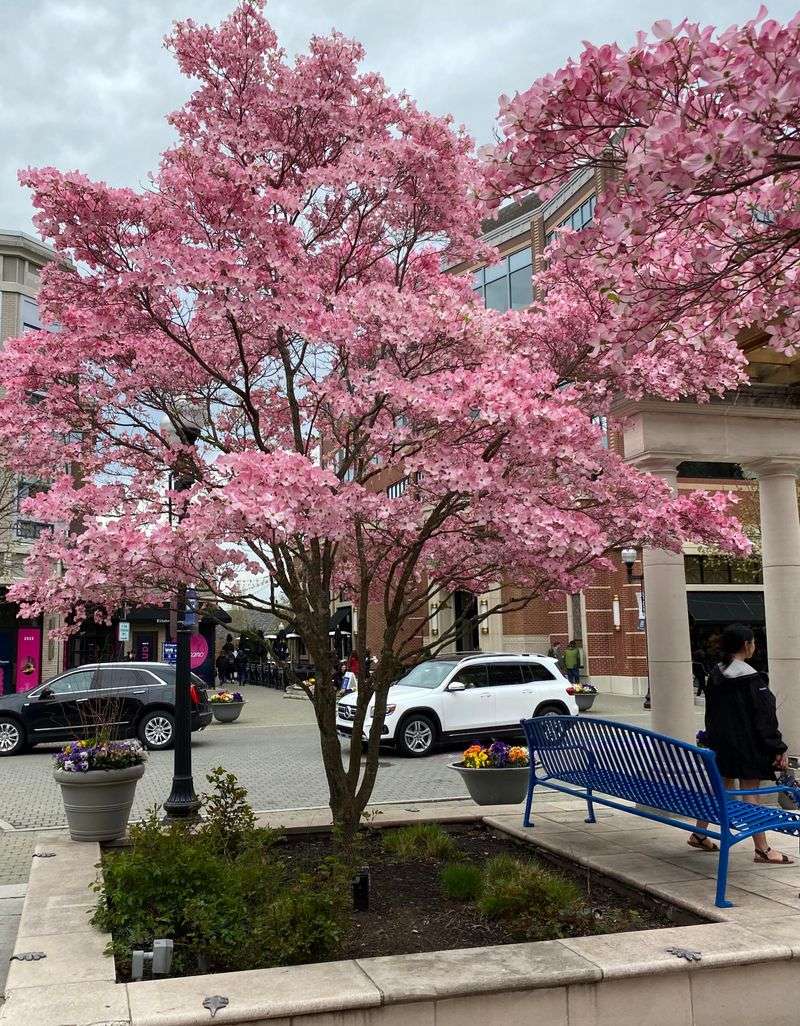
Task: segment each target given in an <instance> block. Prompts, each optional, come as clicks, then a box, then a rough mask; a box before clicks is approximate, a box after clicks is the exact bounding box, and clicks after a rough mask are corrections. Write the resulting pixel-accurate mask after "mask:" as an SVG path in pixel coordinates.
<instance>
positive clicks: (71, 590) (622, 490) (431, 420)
mask: <svg viewBox="0 0 800 1026" xmlns="http://www.w3.org/2000/svg"><path fill="white" fill-rule="evenodd" d="M753 31H754V30H753ZM670 39H671V40H672V41H671V42H665V43H663V44H660V45H662V46H665V47H668V46H671V47H673V48H675V47H678V48H681V47H687V46H688V47H690V48H691V47H698V48H699V47H701V46H702V47H705V48H708V47H710V46H711V44H710V43H706V42H703V40H705V36H702V37H700V38H699V39H694V37H693V36H692V35H691V33H690V31H689V29H686V30H684V35H682V36H680V37H678V36H676V37H674V40H673V37H670ZM684 40H686V41H685V42H684ZM169 45H170V46H171V47H172V49H173V50H174V52H175V54H176V56H177V59H178V62H179V64H180V67H181V69H182V70H183V71H184V72H185V73H186V74H187V75H189V76H191V77H192V78H194V79H196V80H197V82H198V85H197V89H196V91H195V92H194V94H193V95H192V96H191V98H190V99H189V101H188V102H187V103H186V105H185V106H184V107H183V108H182V109H181V110H180V111H178V112H177V113H175V114H173V115H172V116H171V121H172V124H173V125H174V126H175V128H176V130H177V132H178V141H177V143H176V145H175V146H174V147H172V148H171V149H169V150H168V151H167V152H166V153H165V154H164V155H163V159H162V161H161V165H160V167H159V170H158V171H157V172H156V173H155V174H154V175H153V178H152V182H151V183H150V186H149V188H148V189H147V190H146V191H141V192H137V191H134V190H131V189H117V188H111V187H109V186H108V185H106V184H104V183H100V182H92V181H90V180H88V179H87V178H86V177H85V176H84V175H82V174H80V173H78V172H60V171H57V170H55V169H52V168H45V169H40V170H28V171H25V172H24V173H23V174H22V175H21V180H22V181H23V183H24V184H26V185H27V186H29V187H30V188H31V189H32V190H33V195H34V201H35V204H36V207H37V210H38V215H37V225H38V227H39V229H40V231H41V232H42V233H43V234H44V235H45V236H47V237H49V238H51V239H53V240H54V243H55V245H56V246H57V248H58V250H59V252H60V253H61V254H63V256H64V258H65V262H64V264H63V265H61V266H52V267H50V268H48V269H47V271H46V272H45V274H44V276H43V277H44V283H43V289H42V294H41V305H42V315H43V318H44V320H45V321H48V322H54V323H57V324H58V325H59V330H58V331H56V332H52V333H51V332H38V333H30V334H25V335H23V336H21V337H20V338H17V339H15V340H12V341H10V342H9V343H8V344H7V346H6V348H5V349H4V351H3V352H2V354H0V385H2V399H0V442H1V443H2V445H3V446H4V447H6V449H7V450H8V452H9V453H10V458H11V460H12V463H13V465H14V466H15V467H16V468H17V469H18V470H19V471H21V472H24V473H26V474H28V475H40V476H43V477H46V478H47V479H49V480H50V481H51V482H52V487H51V490H50V491H49V492H48V493H47V494H44V495H40V496H37V497H35V498H33V499H31V500H30V511H31V513H32V514H35V515H36V516H37V517H39V518H41V519H44V520H47V521H48V522H51V523H53V524H54V528H53V530H52V532H47V533H45V534H44V535H43V537H42V538H41V539H40V541H39V543H38V544H37V546H36V547H35V549H34V552H33V554H32V556H31V557H30V559H29V561H28V564H27V568H26V577H25V580H24V581H23V582H21V583H20V584H18V585H17V586H15V588H14V589H13V596H12V597H14V598H16V599H18V600H19V601H21V602H22V603H23V615H33V614H35V613H37V612H38V611H40V610H42V609H48V610H60V611H61V612H62V613H64V614H65V615H68V616H69V618H70V619H69V626H68V627H67V628H66V629H67V630H71V629H74V628H75V627H76V626H77V625H78V624H79V623H80V621H81V619H82V618H83V617H85V616H94V617H96V618H99V619H102V618H107V617H109V616H110V615H111V612H112V611H113V610H114V609H115V608H117V607H118V606H120V605H121V604H122V603H123V602H128V603H150V602H157V601H163V599H164V596H165V595H166V594H167V593H168V592H169V591H170V590H171V589H172V588H174V587H175V586H176V585H177V584H178V583H180V582H194V583H196V584H197V585H198V586H200V587H203V588H207V589H209V590H210V591H211V592H212V593H213V594H215V595H217V596H219V597H220V598H222V599H231V600H233V601H250V600H253V601H255V597H253V596H250V595H248V594H247V593H246V591H245V592H243V588H245V585H243V583H242V581H243V580H244V579H245V577H244V576H243V575H244V574H245V573H249V574H262V575H263V574H264V573H265V572H268V573H269V574H271V575H272V576H273V578H274V580H275V581H276V582H277V583H278V584H279V586H280V587H281V589H283V591H284V593H285V594H286V596H287V597H288V599H289V601H290V603H291V605H292V607H293V614H294V615H295V616H296V617H298V619H299V620H300V622H305V623H308V624H317V625H319V624H322V626H320V630H321V631H322V632H323V635H324V638H325V643H326V644H327V605H326V603H327V601H328V598H329V597H330V595H331V594H334V593H341V594H343V595H347V596H349V597H351V598H353V599H354V600H355V601H356V602H357V603H359V604H360V607H361V609H362V610H364V611H365V609H366V606H365V603H366V602H367V600H368V599H371V600H373V601H376V602H378V603H379V604H380V609H381V615H382V616H383V617H384V619H385V622H386V625H387V627H386V631H387V633H386V636H385V639H384V644H385V646H387V647H389V648H391V646H392V645H393V644H394V642H395V641H396V638H397V633H398V630H399V624H400V623H401V622H402V621H403V619H404V618H407V617H410V616H413V615H422V612H423V611H424V610H425V608H426V603H427V599H428V597H430V596H431V595H433V594H435V593H436V592H437V591H438V590H439V589H443V590H445V591H449V590H451V589H453V588H469V589H472V590H475V591H481V590H483V589H485V588H488V587H490V586H492V585H494V584H496V582H498V581H501V580H502V581H506V582H508V583H510V584H514V585H519V586H522V587H528V588H532V589H535V590H536V591H537V592H539V593H541V594H550V593H555V592H556V591H562V590H567V591H570V592H572V591H575V590H577V589H579V588H580V587H582V586H583V585H585V584H586V583H587V582H588V581H589V580H590V579H591V576H592V574H593V573H594V572H595V571H596V570H597V569H598V568H601V567H604V566H606V565H607V559H608V553H609V551H610V550H612V549H614V548H615V547H618V546H620V545H622V544H625V543H629V542H632V541H633V542H637V543H640V544H649V545H655V546H660V547H665V548H670V549H673V550H676V551H677V550H678V549H679V548H680V546H681V544H682V542H683V541H684V540H685V539H691V540H695V541H700V542H704V543H706V544H715V545H720V546H722V547H724V548H729V549H731V550H733V551H745V550H746V549H747V548H748V546H749V543H748V542H747V539H746V538H745V537H744V535H743V534H742V533H741V531H740V529H739V526H738V524H737V522H736V520H735V519H734V518H733V517H732V516H731V512H730V510H729V509H728V505H727V502H728V500H726V499H725V498H724V497H722V496H715V495H709V494H703V493H698V494H691V495H686V494H682V495H681V496H680V497H676V496H674V495H672V494H671V493H670V490H669V488H668V487H667V485H666V483H665V482H664V481H662V480H661V479H659V478H657V477H653V476H650V475H648V474H644V473H641V472H640V471H638V470H636V469H635V468H633V467H631V466H629V465H628V464H626V463H625V462H624V460H623V459H622V458H621V456H620V454H619V453H618V452H617V451H616V450H615V449H614V447H613V446H612V447H610V448H609V447H607V446H606V444H605V440H604V438H603V436H602V433H601V431H600V429H599V428H598V427H597V425H596V424H595V423H594V422H593V421H592V417H593V415H603V414H606V413H608V412H609V410H610V408H611V404H612V402H613V401H614V399H615V398H618V397H619V396H621V395H622V396H624V395H629V396H632V397H638V396H639V395H641V394H643V393H644V392H647V393H650V394H655V395H662V396H665V397H669V398H674V397H676V396H681V395H689V394H691V395H701V396H702V395H703V394H706V392H707V391H713V390H714V389H716V388H718V387H721V385H722V384H723V383H725V382H732V381H734V380H735V379H736V375H737V374H738V373H739V372H740V369H741V368H740V364H739V363H737V362H736V361H735V360H734V361H733V367H734V370H733V371H730V370H727V369H726V368H727V367H728V365H729V364H731V361H732V356H731V350H730V346H729V342H728V341H727V335H726V333H725V332H724V331H721V332H720V333H719V334H718V335H716V336H714V337H713V338H712V337H710V336H709V337H708V338H705V339H704V340H703V341H702V343H696V342H695V341H694V340H692V341H690V343H689V344H686V339H685V338H682V339H681V340H680V341H679V340H678V337H677V335H676V336H675V338H674V339H673V340H671V341H669V342H667V343H661V342H659V343H658V345H656V344H655V342H652V343H651V342H650V341H645V342H644V343H643V342H641V341H639V340H637V339H634V336H633V335H632V334H628V335H626V334H624V333H623V334H619V333H618V332H617V330H616V329H615V328H612V327H611V325H612V324H613V323H614V322H615V319H616V318H617V317H618V314H617V313H616V310H615V306H616V305H619V301H617V300H614V299H612V297H611V296H610V294H609V292H608V291H607V290H606V291H603V289H601V288H600V287H599V285H600V283H602V282H603V281H604V280H605V279H604V277H603V271H602V265H598V266H600V269H594V270H592V271H590V272H587V273H586V274H583V273H581V274H576V275H575V276H574V278H573V279H569V278H568V277H567V278H564V279H563V280H560V279H559V280H556V279H554V280H553V281H552V282H551V285H550V287H549V291H548V298H547V302H545V303H542V304H539V305H536V306H534V307H533V308H532V309H531V310H529V311H526V312H509V313H506V314H499V313H496V312H493V311H488V310H484V309H483V308H482V307H481V306H480V305H479V304H478V302H477V301H476V299H475V297H474V296H473V295H472V293H471V292H470V289H469V285H468V283H467V280H466V279H465V278H464V277H463V276H462V277H458V276H453V275H451V274H448V273H446V272H445V270H444V267H445V264H446V263H447V262H450V263H452V262H453V261H457V260H462V261H467V262H469V261H474V260H478V259H481V258H483V257H485V255H486V250H485V247H483V244H482V243H481V242H480V226H481V220H482V218H483V217H484V216H485V215H486V212H487V208H486V206H485V204H484V203H483V202H482V201H481V200H479V199H478V198H477V197H478V194H479V192H480V189H481V188H482V182H483V178H482V166H481V164H480V163H479V161H478V160H477V159H476V158H475V157H474V155H473V152H472V142H471V140H470V139H469V138H468V137H467V136H466V135H465V134H464V133H463V131H460V130H456V129H455V128H454V127H453V125H452V124H451V123H450V121H449V119H446V118H440V117H434V116H433V115H430V114H428V113H425V112H423V111H420V110H419V109H418V108H417V107H416V105H415V104H414V103H413V102H412V101H411V99H410V98H409V97H407V96H405V95H402V94H401V95H394V94H392V93H391V92H389V90H388V89H387V88H386V86H385V84H384V83H383V81H382V80H381V78H380V77H379V76H378V75H376V74H374V73H366V74H362V73H360V72H359V71H358V67H357V64H358V61H359V60H360V58H361V56H362V53H361V49H360V47H359V46H358V45H357V44H355V43H353V42H351V41H350V40H347V39H345V38H343V37H341V36H339V35H338V34H334V35H332V36H330V37H328V38H315V39H313V40H312V42H311V46H310V50H309V52H308V53H307V54H305V55H303V56H301V57H299V58H297V60H296V61H294V62H290V61H288V60H287V59H286V57H285V55H284V54H283V52H282V51H281V50H280V49H279V48H278V46H277V43H276V40H275V36H274V33H273V31H272V29H271V28H270V26H269V25H268V23H267V22H266V21H265V19H264V17H263V14H262V11H261V8H260V5H259V4H258V3H256V2H254V0H244V2H242V3H241V4H240V5H239V7H238V8H237V9H236V11H235V12H234V13H233V14H232V15H231V17H230V18H228V19H227V21H225V22H224V23H223V24H222V25H221V26H220V27H219V28H209V27H207V26H198V25H195V24H194V23H192V22H191V21H189V22H184V23H182V24H180V25H178V26H177V27H176V29H175V32H174V34H173V36H172V37H171V39H170V41H169ZM641 45H642V46H644V44H641ZM651 49H652V52H653V54H658V53H659V52H660V51H659V49H658V47H655V48H651ZM642 52H647V53H650V50H646V51H645V50H643V51H642ZM612 55H613V52H612V51H609V56H608V57H607V58H605V57H604V58H603V60H604V61H605V62H606V64H607V63H608V62H609V61H610V60H611V56H612ZM614 59H615V60H617V61H619V62H622V57H621V56H617V57H615V58H614ZM655 59H656V58H655V57H654V60H655ZM658 59H659V60H665V59H666V58H665V57H664V55H662V56H661V57H659V58H658ZM584 65H585V66H586V67H589V66H590V61H589V58H588V57H587V58H585V60H584V62H582V64H581V68H583V67H584ZM580 74H583V72H580ZM586 74H587V75H588V74H589V72H588V71H587V72H586ZM578 75H579V70H578V69H571V70H569V72H565V73H563V75H562V78H561V79H559V80H558V82H561V81H562V80H563V81H564V83H566V84H565V86H564V88H567V85H569V83H570V82H573V81H577V77H576V76H578ZM648 77H651V76H643V75H641V74H639V73H638V72H635V73H634V71H632V70H631V71H629V80H630V81H631V82H632V83H633V84H634V85H635V84H636V83H639V88H640V90H644V89H645V83H646V81H647V78H648ZM604 81H605V80H604ZM552 88H553V89H556V88H557V85H556V81H555V80H554V82H553V86H552ZM558 88H559V89H560V88H561V86H560V85H559V86H558ZM598 88H600V86H598ZM612 88H613V89H616V86H614V84H613V80H609V82H608V83H606V84H602V89H603V90H606V91H608V90H611V89H612ZM549 95H550V94H549V93H548V92H547V91H546V89H545V87H544V86H538V87H536V88H535V89H534V91H533V92H532V94H531V96H530V97H529V98H528V99H522V98H519V99H518V100H516V101H514V102H513V103H512V104H509V105H508V107H507V111H506V115H505V124H506V130H507V132H508V134H509V139H508V142H507V144H504V145H505V150H503V154H504V156H503V161H504V163H503V164H502V165H501V167H500V168H499V169H498V171H497V181H498V183H501V184H503V187H509V188H510V187H512V186H514V185H516V184H519V185H520V186H521V185H522V181H523V176H524V173H527V172H531V173H533V171H535V170H536V169H537V168H538V166H539V165H536V168H534V157H533V153H534V152H535V151H536V149H537V147H538V146H539V139H544V140H545V141H547V139H548V138H549V137H548V136H547V132H545V131H544V129H541V130H538V129H536V128H535V118H534V116H533V113H531V114H530V115H529V114H527V113H525V110H527V109H528V108H527V107H525V105H526V104H530V105H531V106H530V110H531V112H533V111H534V109H540V108H541V109H542V110H544V108H545V107H546V106H547V105H548V104H549V103H550V102H551V101H550V100H549V99H548V96H549ZM559 95H560V94H559ZM553 102H555V101H553ZM575 102H577V100H576V101H575ZM619 102H622V100H620V101H619ZM642 102H644V101H637V103H639V106H641V103H642ZM706 102H711V101H706ZM537 105H538V106H537ZM548 109H549V108H548ZM565 109H566V110H567V111H569V112H572V113H574V114H575V116H576V117H577V116H578V113H579V110H580V109H581V108H579V107H578V106H575V105H574V103H573V101H570V105H569V106H568V107H567V108H565ZM542 117H544V115H542ZM523 126H524V127H525V128H526V129H530V137H531V138H532V139H534V144H532V148H531V149H528V148H527V144H526V143H524V142H523V133H522V127H523ZM636 131H637V129H635V127H634V128H631V131H630V132H629V133H628V134H627V135H626V136H625V141H624V142H623V143H621V144H620V145H621V146H623V147H627V146H631V145H632V142H629V141H628V140H634V139H635V138H636ZM640 134H641V135H642V136H644V135H646V131H644V130H643V131H642V132H641V133H640ZM525 138H527V135H526V136H525ZM548 145H549V144H548ZM642 145H643V146H644V143H643V144H642ZM515 147H517V148H519V154H517V151H516V149H515ZM543 152H547V153H548V154H549V153H550V152H552V153H555V150H554V149H552V147H551V149H550V150H547V148H545V150H544V151H543ZM634 152H638V151H637V150H635V149H634ZM517 157H518V158H519V159H517ZM552 160H553V161H555V160H556V157H555V155H554V156H552ZM559 167H560V168H561V170H562V171H563V173H566V170H567V167H566V164H563V165H559ZM523 169H527V172H526V171H524V170H523ZM518 171H519V176H518V177H516V178H515V177H514V175H515V174H517V172H518ZM501 172H502V174H501ZM504 176H505V177H504ZM554 180H555V172H554ZM506 182H507V183H508V185H506V184H505V183H506ZM676 187H677V186H676ZM655 191H656V193H657V191H658V190H655ZM611 202H612V203H614V202H616V203H618V204H619V203H621V202H622V201H621V199H619V198H616V199H612V201H611ZM631 202H635V200H631ZM708 202H709V203H711V202H712V201H711V200H709V201H708ZM713 203H716V199H715V200H714V201H713ZM687 216H689V215H687ZM690 220H691V217H690ZM692 230H694V229H692ZM570 266H572V265H570ZM76 267H77V271H76V270H75V268H76ZM787 316H788V315H787ZM187 403H190V404H191V405H192V406H193V408H194V411H195V416H196V418H197V419H199V421H200V422H201V428H200V431H201V434H200V439H199V440H198V442H197V444H196V445H195V446H190V445H188V444H182V443H181V442H180V441H177V440H176V437H175V436H174V434H172V433H171V432H170V431H168V430H165V427H164V423H163V418H164V416H165V415H166V416H167V418H168V419H169V420H170V421H171V422H172V423H173V424H175V423H176V422H179V421H180V419H181V410H183V409H184V408H185V404H187ZM171 474H172V475H173V476H172V477H171V476H170V475H171ZM187 479H188V480H191V481H192V482H193V483H192V484H191V487H189V488H188V490H181V489H179V488H178V487H176V481H179V480H183V481H184V482H185V481H186V480H187ZM398 479H400V480H401V481H402V482H404V487H403V488H400V487H396V488H394V489H392V488H391V487H389V486H391V485H392V484H394V483H396V482H397V481H398ZM365 615H366V613H365ZM303 618H305V620H304V619H303Z"/></svg>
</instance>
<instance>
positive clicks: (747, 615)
mask: <svg viewBox="0 0 800 1026" xmlns="http://www.w3.org/2000/svg"><path fill="white" fill-rule="evenodd" d="M688 602H689V635H690V638H691V644H692V661H693V662H701V663H702V664H703V666H704V668H705V670H706V673H709V672H710V671H711V669H712V668H713V666H714V664H715V663H716V662H717V661H718V660H719V639H720V635H721V634H722V631H723V630H724V629H725V628H726V627H727V626H728V625H729V624H732V623H741V624H744V625H745V626H746V627H750V628H752V631H753V633H754V634H755V640H756V651H755V655H754V656H753V658H752V659H751V660H750V662H751V663H752V664H753V666H755V667H756V669H758V670H764V671H766V670H767V631H766V617H765V615H764V593H763V592H762V591H690V592H689V593H688Z"/></svg>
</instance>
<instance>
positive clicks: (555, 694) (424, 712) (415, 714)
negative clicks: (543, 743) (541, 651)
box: [336, 653, 578, 757]
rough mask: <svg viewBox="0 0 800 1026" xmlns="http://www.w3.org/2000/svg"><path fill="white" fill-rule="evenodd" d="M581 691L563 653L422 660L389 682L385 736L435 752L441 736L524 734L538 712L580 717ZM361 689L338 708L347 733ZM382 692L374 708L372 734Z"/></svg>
mask: <svg viewBox="0 0 800 1026" xmlns="http://www.w3.org/2000/svg"><path fill="white" fill-rule="evenodd" d="M573 696H574V690H573V688H572V686H571V685H570V683H569V681H568V680H567V678H566V677H564V676H563V674H562V673H561V671H560V670H559V668H558V664H557V663H556V660H555V659H550V658H549V657H548V656H542V655H527V654H525V655H510V654H507V653H481V654H480V655H471V656H457V655H456V656H443V657H439V658H437V659H429V660H428V661H427V662H424V663H419V664H418V665H417V666H415V667H414V668H413V669H412V670H410V671H409V672H408V673H407V674H406V676H405V677H402V678H401V679H400V680H399V681H398V682H397V683H396V684H393V685H392V686H391V688H390V689H389V697H388V702H387V705H386V722H385V724H384V727H383V730H382V733H381V740H382V741H385V742H387V743H392V744H394V745H395V746H396V747H397V748H398V749H399V750H400V751H401V752H402V753H403V754H404V755H408V756H415V757H418V756H421V755H429V754H430V752H432V751H433V748H434V746H435V744H436V742H437V741H440V740H448V739H451V740H464V741H473V740H475V739H477V738H479V737H489V738H500V737H509V736H519V735H521V733H522V730H521V728H520V725H519V721H520V720H522V719H526V718H528V717H530V716H547V715H551V716H566V715H570V716H576V715H577V713H578V706H577V705H576V703H575V698H574V697H573ZM357 701H358V699H357V696H356V695H355V694H352V695H345V696H344V698H342V699H341V700H340V701H339V703H338V705H337V707H336V727H337V730H338V731H339V733H340V734H343V735H345V736H350V735H352V733H353V720H354V719H355V711H356V702H357ZM374 705H375V702H374V699H373V701H372V702H371V704H370V706H369V709H368V710H367V717H366V720H365V722H364V737H365V738H366V737H367V736H368V735H369V729H370V725H371V723H372V713H373V710H374Z"/></svg>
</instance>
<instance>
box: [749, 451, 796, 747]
mask: <svg viewBox="0 0 800 1026" xmlns="http://www.w3.org/2000/svg"><path fill="white" fill-rule="evenodd" d="M749 465H750V466H751V467H752V469H753V470H755V472H756V473H757V474H758V488H759V501H760V504H761V550H762V561H763V567H764V606H765V610H766V616H767V653H768V656H769V679H770V687H771V688H772V690H773V691H774V692H775V697H776V699H777V704H778V719H779V722H780V725H781V730H782V732H783V736H784V738H785V739H786V743H787V744H788V745H789V752H790V753H791V754H792V755H798V754H800V517H798V508H797V472H798V463H797V461H796V460H790V459H780V458H779V457H775V458H768V459H764V460H758V461H757V462H752V463H750V464H749Z"/></svg>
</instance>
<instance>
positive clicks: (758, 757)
mask: <svg viewBox="0 0 800 1026" xmlns="http://www.w3.org/2000/svg"><path fill="white" fill-rule="evenodd" d="M706 738H707V744H708V747H709V748H711V749H712V750H713V751H714V753H715V755H716V757H717V765H718V766H719V771H720V773H721V774H722V775H723V777H736V778H737V779H739V780H771V779H773V778H774V775H775V770H774V762H775V757H776V756H777V755H780V754H782V753H783V752H785V751H786V748H787V746H786V744H784V741H783V738H782V737H781V732H780V729H779V727H778V716H777V713H776V711H775V696H774V695H773V694H772V692H771V691H770V689H769V681H768V679H767V676H766V674H763V673H759V672H758V670H753V672H752V673H748V674H746V675H745V676H742V677H726V676H725V675H724V674H723V672H722V667H721V666H715V667H714V669H713V670H712V671H711V675H710V677H709V678H708V682H707V684H706Z"/></svg>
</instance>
